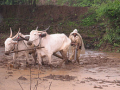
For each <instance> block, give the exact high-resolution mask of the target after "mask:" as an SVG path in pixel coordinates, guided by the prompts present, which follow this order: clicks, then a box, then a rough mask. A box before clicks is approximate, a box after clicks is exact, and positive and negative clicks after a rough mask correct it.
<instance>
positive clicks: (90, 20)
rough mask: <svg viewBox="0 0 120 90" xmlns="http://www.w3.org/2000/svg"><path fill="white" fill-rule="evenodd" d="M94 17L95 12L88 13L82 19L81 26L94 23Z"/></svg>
mask: <svg viewBox="0 0 120 90" xmlns="http://www.w3.org/2000/svg"><path fill="white" fill-rule="evenodd" d="M95 17H96V14H95V13H93V14H90V15H88V16H87V17H86V18H84V19H82V23H81V25H83V26H91V25H94V24H96V19H95Z"/></svg>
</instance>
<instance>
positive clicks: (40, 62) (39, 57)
mask: <svg viewBox="0 0 120 90" xmlns="http://www.w3.org/2000/svg"><path fill="white" fill-rule="evenodd" d="M37 56H38V60H39V61H38V62H39V65H42V59H41V54H40V53H38V54H37Z"/></svg>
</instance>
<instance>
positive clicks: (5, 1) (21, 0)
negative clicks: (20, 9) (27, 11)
mask: <svg viewBox="0 0 120 90" xmlns="http://www.w3.org/2000/svg"><path fill="white" fill-rule="evenodd" d="M38 1H39V0H0V5H21V4H22V5H36V4H37V2H38Z"/></svg>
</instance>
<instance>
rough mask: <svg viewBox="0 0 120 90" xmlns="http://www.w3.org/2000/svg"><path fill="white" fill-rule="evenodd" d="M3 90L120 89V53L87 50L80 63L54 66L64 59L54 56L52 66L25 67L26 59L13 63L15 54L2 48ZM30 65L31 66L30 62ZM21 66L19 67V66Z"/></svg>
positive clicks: (0, 80) (0, 79) (0, 81)
mask: <svg viewBox="0 0 120 90" xmlns="http://www.w3.org/2000/svg"><path fill="white" fill-rule="evenodd" d="M0 57H1V58H0V90H8V89H9V90H120V54H119V53H105V52H104V53H103V52H98V51H92V50H86V53H85V54H83V55H81V56H80V58H79V60H80V63H79V64H78V63H69V64H67V65H63V66H62V67H54V66H55V65H57V64H59V63H60V62H61V59H59V58H57V57H55V56H52V63H53V67H50V66H48V65H47V62H48V60H47V58H45V59H43V61H44V63H45V65H43V66H42V67H38V65H36V66H34V65H27V66H26V65H25V59H24V57H22V58H19V59H18V61H17V64H18V65H17V64H16V65H17V68H15V67H14V66H13V64H12V63H11V61H12V55H10V56H6V55H4V48H0ZM29 63H32V61H30V62H29ZM19 64H20V65H19Z"/></svg>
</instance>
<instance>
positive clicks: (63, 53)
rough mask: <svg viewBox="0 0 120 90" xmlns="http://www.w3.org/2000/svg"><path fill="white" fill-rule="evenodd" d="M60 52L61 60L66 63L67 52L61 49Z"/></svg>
mask: <svg viewBox="0 0 120 90" xmlns="http://www.w3.org/2000/svg"><path fill="white" fill-rule="evenodd" d="M60 53H61V55H62V57H63V62H64V61H65V64H67V63H68V58H67V52H66V51H63V50H62V51H60ZM63 62H62V63H63Z"/></svg>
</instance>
